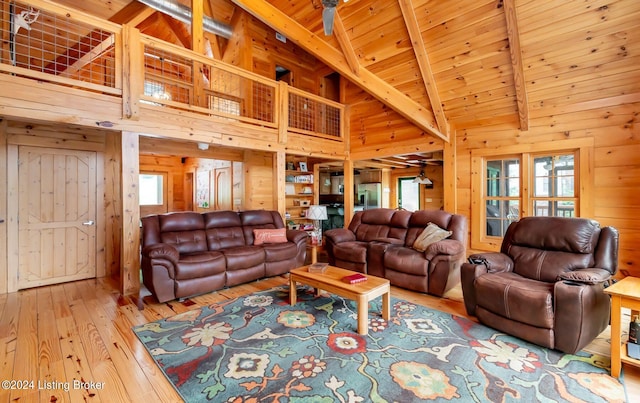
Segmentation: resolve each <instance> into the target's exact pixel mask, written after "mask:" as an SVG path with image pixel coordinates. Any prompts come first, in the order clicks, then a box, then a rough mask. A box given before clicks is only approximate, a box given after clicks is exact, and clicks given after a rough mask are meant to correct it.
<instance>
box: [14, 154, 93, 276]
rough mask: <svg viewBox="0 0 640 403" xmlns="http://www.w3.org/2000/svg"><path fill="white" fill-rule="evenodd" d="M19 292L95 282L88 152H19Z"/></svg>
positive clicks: (90, 175) (90, 161) (89, 156)
mask: <svg viewBox="0 0 640 403" xmlns="http://www.w3.org/2000/svg"><path fill="white" fill-rule="evenodd" d="M18 158H19V162H18V211H19V213H18V288H19V289H23V288H29V287H37V286H41V285H47V284H54V283H61V282H65V281H72V280H80V279H85V278H92V277H95V276H96V262H95V259H96V225H95V222H96V163H97V155H96V153H95V152H91V151H74V150H59V149H50V148H40V147H25V146H22V147H20V148H19V151H18Z"/></svg>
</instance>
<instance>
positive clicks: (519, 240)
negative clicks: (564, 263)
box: [510, 217, 600, 253]
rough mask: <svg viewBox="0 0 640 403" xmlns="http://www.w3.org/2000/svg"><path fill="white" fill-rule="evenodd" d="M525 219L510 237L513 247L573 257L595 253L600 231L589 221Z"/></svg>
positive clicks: (576, 219) (595, 224) (545, 218)
mask: <svg viewBox="0 0 640 403" xmlns="http://www.w3.org/2000/svg"><path fill="white" fill-rule="evenodd" d="M529 218H532V217H524V218H522V219H521V220H520V221H519V222H518V223H517V225H516V227H515V229H514V231H513V234H512V236H511V239H510V241H511V244H512V245H520V246H528V247H530V248H537V249H546V250H556V251H563V252H572V253H593V252H594V249H595V244H596V242H597V239H598V236H599V235H600V227H599V224H598V223H597V222H596V221H593V220H589V219H586V218H574V219H571V220H563V219H559V218H558V217H535V220H530V219H529Z"/></svg>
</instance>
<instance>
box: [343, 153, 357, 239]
mask: <svg viewBox="0 0 640 403" xmlns="http://www.w3.org/2000/svg"><path fill="white" fill-rule="evenodd" d="M354 185H355V181H354V179H353V161H351V160H346V161H345V162H344V193H343V194H344V202H343V203H344V206H345V209H344V227H345V228H346V227H348V226H349V223H350V222H351V219H352V218H353V214H354V212H353V204H354V201H355V200H354V195H353V193H354V188H353V186H354ZM346 206H349V208H346Z"/></svg>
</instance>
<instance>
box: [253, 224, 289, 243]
mask: <svg viewBox="0 0 640 403" xmlns="http://www.w3.org/2000/svg"><path fill="white" fill-rule="evenodd" d="M284 242H287V230H286V229H285V228H279V229H254V230H253V244H254V245H262V244H263V243H284Z"/></svg>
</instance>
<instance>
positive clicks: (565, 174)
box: [532, 154, 577, 217]
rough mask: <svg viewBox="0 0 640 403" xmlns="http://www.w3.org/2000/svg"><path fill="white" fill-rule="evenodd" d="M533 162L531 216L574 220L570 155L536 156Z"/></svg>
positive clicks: (573, 172) (573, 171)
mask: <svg viewBox="0 0 640 403" xmlns="http://www.w3.org/2000/svg"><path fill="white" fill-rule="evenodd" d="M533 161H534V162H533V164H534V168H533V172H534V175H535V180H534V182H533V197H532V200H533V210H532V213H533V214H532V215H535V216H558V217H574V216H575V215H576V214H575V213H576V197H575V195H576V194H577V192H576V189H575V180H574V178H575V170H574V161H575V157H574V155H573V154H564V155H562V154H560V155H550V156H539V157H535V158H534V160H533Z"/></svg>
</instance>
